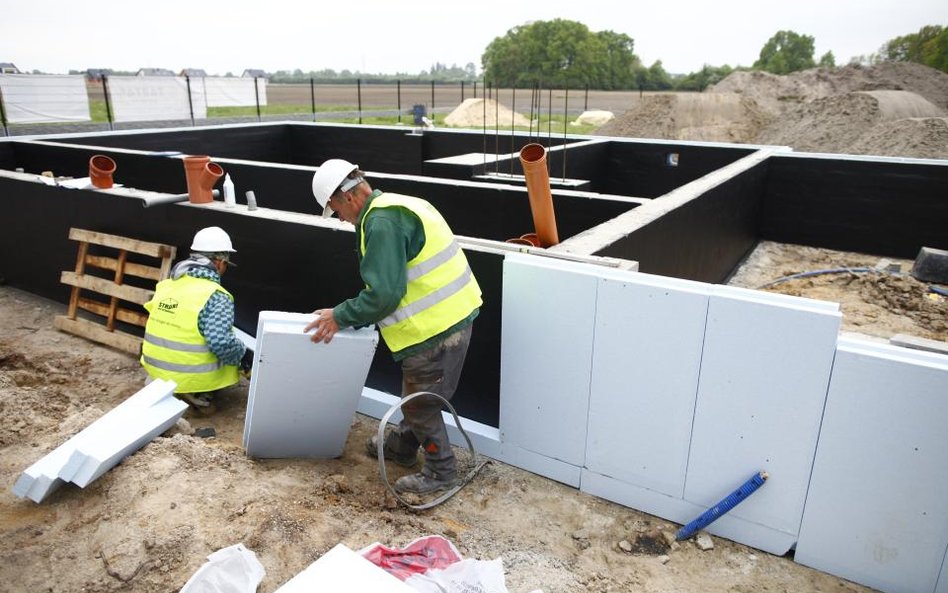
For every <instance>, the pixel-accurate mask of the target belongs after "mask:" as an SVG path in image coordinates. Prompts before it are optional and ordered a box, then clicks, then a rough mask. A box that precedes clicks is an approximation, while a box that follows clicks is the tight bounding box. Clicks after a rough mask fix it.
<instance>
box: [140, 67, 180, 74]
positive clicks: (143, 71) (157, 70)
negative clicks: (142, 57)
mask: <svg viewBox="0 0 948 593" xmlns="http://www.w3.org/2000/svg"><path fill="white" fill-rule="evenodd" d="M135 76H174V72H172V71H171V70H168V69H167V68H141V69H140V70H139V71H138V72H137V73H136V74H135Z"/></svg>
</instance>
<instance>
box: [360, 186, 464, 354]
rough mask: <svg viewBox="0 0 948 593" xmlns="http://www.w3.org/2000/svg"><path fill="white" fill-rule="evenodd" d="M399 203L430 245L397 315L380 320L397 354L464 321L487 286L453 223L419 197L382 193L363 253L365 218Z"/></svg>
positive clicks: (418, 259)
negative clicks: (368, 222)
mask: <svg viewBox="0 0 948 593" xmlns="http://www.w3.org/2000/svg"><path fill="white" fill-rule="evenodd" d="M393 206H398V207H402V208H405V209H407V210H409V211H411V212H412V213H414V214H415V215H416V216H417V217H418V219H419V220H420V221H421V223H422V226H423V228H424V232H425V244H424V246H423V247H422V249H421V251H420V252H419V253H418V255H416V256H415V257H414V259H412V260H411V261H409V262H408V265H407V268H406V280H407V289H406V291H405V295H404V296H403V297H402V299H401V301H399V303H398V307H397V308H396V309H395V311H394V312H392V314H391V315H389V316H388V317H386V318H385V319H383V320H381V321H379V322H378V326H379V329H380V330H381V333H382V337H383V338H384V339H385V343H386V344H388V347H389V349H390V350H391V351H392V352H398V351H399V350H402V349H404V348H407V347H409V346H412V345H414V344H419V343H421V342H424V341H425V340H427V339H429V338H432V337H434V336H436V335H438V334H439V333H441V332H443V331H445V330H446V329H448V328H450V327H451V326H453V325H454V324H456V323H458V322H459V321H461V320H463V319H464V318H465V317H467V316H468V315H470V314H471V312H472V311H474V310H475V309H476V308H478V307H480V306H481V303H482V301H481V289H480V287H479V286H478V284H477V280H476V279H475V278H474V274H473V273H472V272H471V268H470V266H469V265H468V262H467V258H466V257H465V255H464V252H463V251H462V250H461V248H460V246H459V245H458V243H457V241H456V240H455V239H454V234H453V233H452V232H451V229H450V227H448V224H447V222H445V220H444V218H443V217H442V216H441V214H439V213H438V211H437V210H435V208H434V207H433V206H432V205H431V204H429V203H428V202H426V201H425V200H422V199H419V198H413V197H411V196H403V195H399V194H389V193H385V194H380V195H378V196H376V197H375V198H374V199H373V200H372V202H371V203H370V204H369V211H368V212H366V215H365V216H364V217H363V219H362V224H363V227H362V229H361V230H362V232H361V235H360V237H361V244H360V246H359V248H360V250H361V253H362V254H363V255H365V221H366V219H367V218H368V217H369V215H370V213H371V210H373V209H375V208H389V207H393Z"/></svg>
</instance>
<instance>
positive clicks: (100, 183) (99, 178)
mask: <svg viewBox="0 0 948 593" xmlns="http://www.w3.org/2000/svg"><path fill="white" fill-rule="evenodd" d="M113 173H115V161H113V160H112V158H111V157H107V156H105V155H104V154H96V155H93V156H92V158H91V159H89V180H90V181H92V185H93V187H97V188H99V189H109V188H110V187H112V174H113Z"/></svg>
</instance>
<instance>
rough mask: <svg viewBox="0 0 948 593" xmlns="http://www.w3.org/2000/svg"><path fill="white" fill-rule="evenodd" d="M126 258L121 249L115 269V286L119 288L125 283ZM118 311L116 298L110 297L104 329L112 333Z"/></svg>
mask: <svg viewBox="0 0 948 593" xmlns="http://www.w3.org/2000/svg"><path fill="white" fill-rule="evenodd" d="M127 258H128V251H126V250H124V249H122V250H121V251H120V252H119V258H118V266H116V268H115V279H114V280H113V282H115V284H116V286H121V285H122V284H124V283H125V260H126V259H127ZM117 309H118V298H116V297H112V300H111V302H110V303H109V314H108V316H107V318H106V322H105V327H106V328H107V329H108V330H109V331H112V330H113V329H115V312H116V310H117Z"/></svg>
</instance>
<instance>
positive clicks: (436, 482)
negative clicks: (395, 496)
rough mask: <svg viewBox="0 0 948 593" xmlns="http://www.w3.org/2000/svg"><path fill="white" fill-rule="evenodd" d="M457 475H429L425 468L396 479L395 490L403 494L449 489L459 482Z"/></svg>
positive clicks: (428, 492)
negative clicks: (444, 476) (445, 476)
mask: <svg viewBox="0 0 948 593" xmlns="http://www.w3.org/2000/svg"><path fill="white" fill-rule="evenodd" d="M457 482H458V479H457V477H456V476H455V477H452V478H443V477H440V476H435V475H429V474H428V473H427V472H425V471H424V470H422V471H420V472H418V473H417V474H409V475H407V476H402V477H400V478H398V479H397V480H395V490H396V491H397V492H400V493H401V494H409V493H410V494H431V493H432V492H441V491H442V490H449V489H451V488H453V487H454V486H455V484H457Z"/></svg>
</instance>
